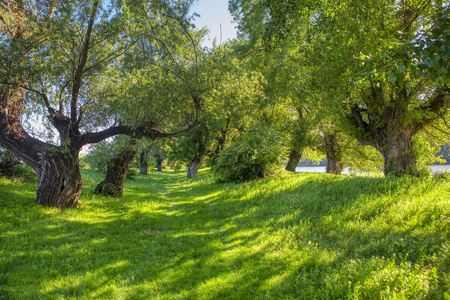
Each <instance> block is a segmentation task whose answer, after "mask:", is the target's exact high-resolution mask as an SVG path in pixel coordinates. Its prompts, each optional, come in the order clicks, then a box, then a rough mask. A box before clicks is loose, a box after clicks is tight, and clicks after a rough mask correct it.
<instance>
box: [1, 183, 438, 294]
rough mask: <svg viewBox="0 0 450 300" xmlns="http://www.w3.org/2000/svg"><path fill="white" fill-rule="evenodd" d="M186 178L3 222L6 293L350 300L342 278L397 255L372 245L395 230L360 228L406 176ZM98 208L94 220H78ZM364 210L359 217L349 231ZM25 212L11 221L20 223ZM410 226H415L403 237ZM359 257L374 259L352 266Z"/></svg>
mask: <svg viewBox="0 0 450 300" xmlns="http://www.w3.org/2000/svg"><path fill="white" fill-rule="evenodd" d="M182 176H184V174H183V175H176V174H175V175H173V174H157V175H154V176H153V175H152V176H150V177H147V178H141V177H138V178H137V179H136V181H131V182H128V183H127V187H126V191H127V195H126V196H125V197H122V198H119V199H111V198H107V197H104V198H102V197H100V198H98V199H91V200H89V201H88V200H86V199H89V198H90V197H91V195H90V194H89V193H87V194H86V195H85V198H84V199H81V200H80V201H85V202H86V204H85V208H83V209H82V210H78V211H77V210H72V211H67V212H66V211H64V212H60V213H57V214H53V217H52V218H48V219H45V218H39V219H36V220H29V221H30V222H34V224H32V225H31V226H24V228H22V229H21V230H18V231H17V232H14V231H13V230H11V228H9V227H8V228H7V229H8V231H9V232H11V233H10V234H9V235H8V236H6V235H3V236H2V243H3V245H7V247H6V251H7V252H8V255H7V256H6V257H5V258H4V259H2V260H1V263H0V267H1V270H2V273H3V272H4V274H7V276H6V279H2V280H3V281H5V282H2V285H3V289H4V291H6V292H7V293H10V294H11V297H15V298H27V297H29V296H31V297H36V296H39V297H42V298H48V299H51V298H58V297H61V296H63V297H67V298H69V297H73V298H110V299H112V298H119V297H120V298H123V299H149V298H162V299H164V298H168V299H169V298H179V299H220V298H222V299H242V298H274V299H277V298H299V299H302V298H304V299H308V298H309V299H311V298H317V297H319V296H321V297H323V298H329V299H332V298H333V297H338V298H339V297H341V298H346V297H348V296H349V293H350V291H352V289H354V288H356V286H355V285H353V286H349V285H348V281H349V280H353V279H355V278H356V279H358V278H359V277H360V278H359V279H358V280H360V281H362V280H366V279H368V278H370V277H371V276H373V273H372V272H376V271H379V270H380V269H383V268H384V267H386V265H387V264H389V262H384V259H390V258H393V257H394V254H395V252H393V251H391V250H389V249H388V250H387V251H386V250H383V249H384V248H383V247H378V248H377V247H376V245H377V243H379V240H383V241H384V242H385V243H387V242H389V237H390V236H394V235H393V234H392V235H389V234H388V229H383V230H385V233H383V234H382V235H380V236H379V237H378V239H377V240H372V239H370V235H372V234H373V232H372V231H371V230H374V228H376V227H373V228H372V227H370V226H366V227H364V225H371V224H375V222H376V220H377V219H378V218H381V217H383V214H384V212H385V211H386V210H389V209H390V208H392V207H393V206H395V205H396V204H397V203H398V200H392V201H391V200H388V199H390V198H387V197H385V196H387V195H389V194H396V193H403V192H404V191H405V189H406V188H407V187H406V185H405V183H401V182H400V183H398V182H397V181H392V182H390V181H389V180H384V179H380V178H357V177H354V178H352V177H348V178H344V179H342V178H337V177H336V178H335V177H330V178H328V177H325V179H323V178H324V177H317V178H315V177H312V178H310V177H304V178H302V179H301V180H298V179H297V180H294V178H293V182H292V183H289V184H287V185H286V186H282V187H277V186H274V185H273V183H274V182H275V181H274V180H275V179H268V180H262V181H258V182H253V183H248V184H241V185H215V184H213V183H212V181H210V180H203V179H202V178H200V179H198V180H194V181H185V180H183V179H182ZM252 190H257V191H256V192H255V191H253V192H252ZM93 201H98V202H102V203H101V204H99V206H95V205H94V204H92V202H93ZM389 201H390V202H389ZM372 202H373V203H372ZM361 203H364V204H365V205H362V204H361ZM99 207H100V208H105V210H104V211H102V210H101V209H100V210H98V211H100V212H102V215H101V216H99V217H98V218H90V219H89V220H85V218H84V216H85V215H87V214H88V213H89V209H90V208H96V209H98V208H99ZM123 207H126V208H127V209H126V210H124V209H123ZM355 207H356V209H355ZM358 207H359V208H358ZM366 207H367V208H366ZM106 209H107V210H106ZM358 209H359V210H358ZM38 210H39V209H38ZM44 211H45V209H44V210H42V212H44ZM95 211H97V210H95ZM34 215H35V214H34ZM342 216H344V217H343V218H342ZM361 216H362V217H363V218H362V220H363V221H364V222H366V224H363V223H361V226H360V227H357V226H356V225H355V224H356V223H355V222H356V221H359V220H360V219H361ZM22 217H23V216H12V217H10V218H11V219H12V222H15V223H16V224H18V223H19V222H20V220H21V218H22ZM25 217H26V218H32V217H29V216H25ZM333 222H340V223H333ZM386 226H387V227H389V226H397V224H396V223H395V222H394V223H392V224H387V225H386ZM364 230H366V231H364ZM408 230H412V231H414V228H413V225H411V226H410V227H409V229H408V228H405V230H404V231H402V232H401V234H403V235H408V234H409V233H410V232H412V231H408ZM438 234H439V233H437V232H435V231H433V232H429V235H430V236H435V237H437V236H438ZM34 236H37V237H38V238H37V239H36V238H33V237H34ZM418 242H419V243H420V241H418ZM424 245H426V243H425V244H417V245H416V244H415V245H414V247H415V249H416V248H417V247H418V248H420V247H421V246H424ZM370 248H374V249H378V250H377V251H379V252H367V249H370ZM411 251H413V250H411ZM414 251H415V250H414ZM402 255H403V258H402V259H407V256H408V255H411V254H410V253H409V252H406V253H404V254H402ZM373 256H377V257H382V256H384V257H385V258H383V259H381V258H380V259H377V260H372V257H373ZM414 257H416V256H414ZM358 259H363V260H364V259H366V260H367V261H369V262H370V263H371V264H374V265H373V266H372V265H367V264H365V263H356V264H355V265H354V266H352V261H357V260H358ZM414 259H416V258H414ZM399 264H400V263H399ZM371 266H372V267H371ZM364 268H366V269H367V270H369V271H367V270H365V269H364ZM340 270H344V271H340ZM355 274H356V275H355ZM352 276H353V277H352ZM358 276H359V277H358ZM339 277H341V278H339ZM2 278H4V277H2ZM36 278H40V280H36ZM343 278H344V280H343ZM16 288H19V290H15V289H16ZM382 288H383V286H382ZM384 288H386V285H385V286H384ZM27 289H28V290H27ZM6 292H5V293H6Z"/></svg>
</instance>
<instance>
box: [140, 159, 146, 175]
mask: <svg viewBox="0 0 450 300" xmlns="http://www.w3.org/2000/svg"><path fill="white" fill-rule="evenodd" d="M139 172H140V173H141V174H142V175H147V174H148V164H147V162H146V161H145V162H141V163H140V164H139Z"/></svg>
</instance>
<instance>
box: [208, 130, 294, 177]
mask: <svg viewBox="0 0 450 300" xmlns="http://www.w3.org/2000/svg"><path fill="white" fill-rule="evenodd" d="M284 153H285V151H284V141H283V138H282V135H281V134H280V133H279V132H278V131H277V130H276V128H275V127H273V126H272V127H266V126H252V127H251V128H250V129H249V130H248V131H247V132H245V133H244V134H243V135H242V137H241V138H240V139H239V140H237V141H236V142H235V143H234V144H232V145H231V146H229V147H228V148H226V149H225V150H224V151H223V152H222V153H221V154H220V155H219V158H218V161H217V165H216V166H215V167H214V175H215V177H216V179H217V180H218V181H222V182H243V181H248V180H254V179H257V178H264V177H267V176H270V175H272V174H273V173H274V172H275V171H277V170H279V169H280V168H281V166H282V158H284Z"/></svg>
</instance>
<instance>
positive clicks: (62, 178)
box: [0, 89, 83, 209]
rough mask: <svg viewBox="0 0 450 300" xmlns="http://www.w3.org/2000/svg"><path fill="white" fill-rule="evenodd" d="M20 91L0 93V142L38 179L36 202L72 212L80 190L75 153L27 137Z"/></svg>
mask: <svg viewBox="0 0 450 300" xmlns="http://www.w3.org/2000/svg"><path fill="white" fill-rule="evenodd" d="M24 93H25V91H24V90H23V89H16V90H12V89H3V90H0V140H1V143H2V145H4V146H5V147H6V148H7V149H8V150H10V151H11V152H13V153H14V154H15V155H16V156H17V157H19V158H20V159H21V160H23V161H24V162H25V163H26V164H27V165H29V166H30V167H31V168H33V170H34V171H35V172H36V173H37V175H38V188H37V192H36V202H37V203H39V204H41V205H44V206H50V207H58V208H61V209H63V208H71V207H73V208H75V207H77V204H78V198H79V196H80V193H81V189H82V187H83V180H82V179H81V175H80V168H79V161H78V152H79V151H78V150H77V149H74V148H67V149H62V148H61V147H56V146H53V145H50V144H45V143H43V142H41V141H39V140H37V139H34V138H32V137H31V136H29V135H28V134H27V133H26V131H25V130H24V129H23V127H22V124H21V122H20V116H21V112H20V111H21V107H22V105H23V96H24Z"/></svg>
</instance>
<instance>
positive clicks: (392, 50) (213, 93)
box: [0, 0, 450, 208]
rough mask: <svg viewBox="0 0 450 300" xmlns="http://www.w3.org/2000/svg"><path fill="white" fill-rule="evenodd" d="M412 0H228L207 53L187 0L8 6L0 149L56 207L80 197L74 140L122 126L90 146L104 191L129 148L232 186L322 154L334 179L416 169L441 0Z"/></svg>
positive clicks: (438, 115)
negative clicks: (230, 29)
mask: <svg viewBox="0 0 450 300" xmlns="http://www.w3.org/2000/svg"><path fill="white" fill-rule="evenodd" d="M419 2H420V1H406V0H405V1H394V0H393V1H388V2H386V1H375V0H371V1H351V2H343V1H342V2H341V1H331V0H330V1H328V0H323V1H311V2H309V1H302V2H301V3H300V2H299V1H295V0H292V1H291V0H283V1H281V0H280V1H278V0H275V1H265V0H231V1H230V11H231V12H232V14H233V15H234V17H235V20H236V21H237V23H238V27H239V32H240V35H239V38H238V39H236V40H235V41H232V42H229V43H226V44H224V45H214V46H213V48H212V49H205V48H202V47H201V40H202V38H203V36H204V34H205V29H196V28H195V27H194V26H193V25H192V24H191V23H192V20H193V19H192V18H193V16H192V15H190V9H191V6H192V1H182V0H179V1H175V0H173V1H172V0H157V1H149V2H145V1H144V2H142V1H133V0H126V1H110V2H107V3H100V2H97V1H53V2H48V1H42V2H40V1H30V2H26V1H25V2H15V1H1V2H0V5H1V10H0V11H1V14H0V22H1V23H0V24H1V27H0V34H1V36H2V42H1V44H0V51H1V58H0V59H1V60H2V61H1V64H2V69H1V71H0V142H1V143H2V145H4V146H5V147H6V148H7V149H9V150H10V151H12V152H13V153H14V154H15V155H16V156H17V157H19V158H20V159H21V160H22V161H24V162H25V163H27V164H28V165H30V166H31V167H32V168H33V169H34V170H35V171H36V173H37V174H38V178H39V183H38V190H37V197H36V200H37V202H38V203H40V204H43V205H48V206H56V207H60V208H66V207H76V205H77V201H78V197H79V194H80V192H81V188H82V179H81V175H80V172H79V153H80V150H81V149H82V147H84V146H86V145H95V144H97V143H99V142H102V141H106V140H108V139H109V138H112V137H114V136H116V135H125V136H128V138H126V139H124V138H120V139H117V141H116V142H115V143H117V145H118V146H115V147H111V145H109V146H106V144H108V143H111V142H108V143H106V142H102V143H101V144H100V146H99V147H97V149H96V150H95V151H92V152H91V155H92V156H94V157H95V153H102V154H100V155H99V157H100V156H101V157H110V158H111V159H112V160H111V162H110V163H105V164H104V166H106V165H107V166H108V173H107V174H108V175H107V178H106V181H105V182H103V183H101V184H100V185H99V186H98V187H97V191H98V192H103V193H107V194H111V195H117V194H120V193H121V184H122V183H123V178H124V172H126V170H127V169H128V165H129V164H130V162H131V160H132V159H133V157H134V156H135V155H136V156H137V159H138V160H139V162H140V163H141V166H142V172H143V173H144V172H146V170H147V167H146V166H145V162H146V161H147V158H148V157H149V155H150V156H154V157H155V158H156V161H158V157H159V163H160V164H159V165H160V166H161V162H162V160H163V159H164V158H165V156H166V155H167V156H168V158H169V159H170V160H171V162H172V163H175V162H177V163H181V164H185V165H186V166H187V167H188V173H187V176H188V178H192V177H195V176H196V175H197V171H198V169H199V168H200V166H201V165H202V163H203V162H204V160H205V157H208V158H209V162H210V163H211V165H212V166H213V169H214V172H215V174H216V175H217V176H218V178H219V179H220V180H225V181H227V180H228V181H229V180H232V181H243V180H248V179H253V178H258V177H264V176H267V175H268V174H271V173H273V171H274V169H275V168H276V167H277V166H278V167H279V166H281V165H282V163H283V162H287V164H286V169H287V170H289V171H295V167H296V166H297V164H298V162H299V161H300V159H301V158H302V157H303V156H305V155H306V156H307V157H311V156H314V155H315V154H314V151H315V150H320V153H323V155H325V156H326V158H327V160H328V166H327V171H328V172H330V173H335V174H339V173H340V172H341V170H342V168H343V166H344V165H350V166H353V167H355V168H358V169H360V170H370V169H374V168H380V165H382V168H383V170H384V173H385V174H386V175H389V174H394V175H403V174H412V175H414V174H418V173H419V166H420V164H424V163H425V162H427V161H428V160H429V158H431V157H432V156H434V153H436V152H437V151H438V149H436V147H437V146H438V145H439V144H445V143H447V142H448V132H449V130H448V129H449V126H448V122H447V117H448V108H449V105H450V96H449V93H448V92H449V75H448V64H447V60H448V56H449V54H450V48H449V46H448V45H450V41H449V28H450V26H448V25H449V19H448V10H449V5H448V3H443V2H442V1H435V2H433V1H425V2H423V3H422V2H420V3H419ZM36 121H42V122H43V123H44V126H45V127H46V128H48V129H51V128H53V131H54V132H57V133H58V136H59V138H58V140H56V139H54V138H53V139H48V138H47V139H42V138H39V136H38V134H37V133H36V132H31V131H30V130H29V128H33V127H34V128H36V125H35V122H36ZM27 128H28V130H27ZM41 128H42V127H41ZM49 132H52V131H49ZM50 136H51V134H50ZM108 141H109V140H108ZM105 143H106V144H105ZM158 143H159V146H158ZM161 144H165V145H166V148H167V149H168V150H169V151H167V153H165V154H164V153H163V152H161V151H160V152H159V153H158V151H156V149H160V150H161ZM120 145H122V146H120ZM155 145H156V146H155ZM112 148H114V149H115V150H111V149H112ZM107 151H109V152H111V153H112V154H111V155H110V156H108V155H106V153H107ZM94 160H95V159H94ZM98 161H100V160H98ZM144 170H145V171H144ZM111 182H115V183H114V184H112V185H111V184H110V183H111Z"/></svg>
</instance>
